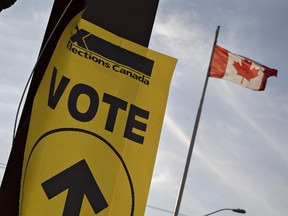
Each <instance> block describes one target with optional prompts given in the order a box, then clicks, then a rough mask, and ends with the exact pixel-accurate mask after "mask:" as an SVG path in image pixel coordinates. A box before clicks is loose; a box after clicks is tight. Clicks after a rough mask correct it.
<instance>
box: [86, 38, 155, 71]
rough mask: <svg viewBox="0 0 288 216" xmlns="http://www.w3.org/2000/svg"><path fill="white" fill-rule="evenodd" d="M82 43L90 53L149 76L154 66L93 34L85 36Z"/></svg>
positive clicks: (139, 56) (149, 61) (150, 62)
mask: <svg viewBox="0 0 288 216" xmlns="http://www.w3.org/2000/svg"><path fill="white" fill-rule="evenodd" d="M84 41H85V44H86V47H87V48H88V49H89V50H90V51H92V52H95V53H97V54H99V55H101V56H103V57H105V58H108V59H110V60H112V61H115V62H117V63H119V64H122V65H125V66H128V67H130V68H133V69H135V70H137V71H139V72H142V73H143V74H145V75H147V76H151V73H152V69H153V64H154V61H152V60H151V59H148V58H145V57H143V56H141V55H138V54H136V53H134V52H131V51H129V50H126V49H124V48H122V47H120V46H117V45H114V44H112V43H110V42H108V41H106V40H103V39H101V38H99V37H97V36H95V35H93V34H90V35H88V36H86V37H85V38H84Z"/></svg>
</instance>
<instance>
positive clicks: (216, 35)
mask: <svg viewBox="0 0 288 216" xmlns="http://www.w3.org/2000/svg"><path fill="white" fill-rule="evenodd" d="M219 30H220V26H217V30H216V33H215V39H214V44H213V49H212V53H211V57H210V62H209V67H208V70H207V75H206V79H205V84H204V88H203V92H202V97H201V100H200V104H199V108H198V112H197V116H196V120H195V123H194V129H193V134H192V138H191V142H190V146H189V150H188V155H187V159H186V164H185V169H184V173H183V177H182V182H181V185H180V190H179V193H178V198H177V203H176V207H175V210H174V216H178V215H179V209H180V205H181V200H182V196H183V191H184V187H185V183H186V178H187V174H188V170H189V165H190V161H191V157H192V152H193V147H194V143H195V139H196V134H197V129H198V125H199V121H200V116H201V112H202V106H203V102H204V97H205V93H206V88H207V84H208V78H209V72H210V68H211V63H212V59H213V54H214V49H215V46H216V44H217V38H218V34H219Z"/></svg>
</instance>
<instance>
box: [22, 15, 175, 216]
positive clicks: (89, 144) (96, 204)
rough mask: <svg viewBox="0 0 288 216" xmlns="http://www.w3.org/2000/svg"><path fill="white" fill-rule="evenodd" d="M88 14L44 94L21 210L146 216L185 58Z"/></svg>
mask: <svg viewBox="0 0 288 216" xmlns="http://www.w3.org/2000/svg"><path fill="white" fill-rule="evenodd" d="M81 16H82V14H80V15H78V16H76V17H75V18H74V19H73V20H72V21H71V22H70V23H69V24H68V26H67V27H66V29H65V30H64V32H63V34H62V35H61V37H60V39H59V42H58V44H57V46H56V49H55V51H54V53H53V55H52V58H51V60H50V63H49V65H48V67H47V70H46V71H45V74H44V76H43V79H42V81H41V83H40V86H39V88H38V91H37V93H36V95H35V99H34V103H33V108H32V115H31V119H30V125H29V131H28V136H27V142H26V148H25V154H24V163H23V173H22V184H21V202H20V204H21V205H20V210H21V215H23V216H26V215H27V216H33V215H65V216H68V215H69V216H73V215H75V216H76V215H77V216H78V215H80V214H81V215H95V214H97V215H103V216H104V215H111V216H112V215H115V216H119V215H131V216H132V215H144V211H145V207H146V200H147V196H148V191H149V186H150V181H151V177H152V172H153V166H154V162H155V157H156V151H157V147H158V141H159V136H160V132H161V126H162V121H163V116H164V112H165V106H166V100H167V95H168V91H169V84H170V80H171V77H172V73H173V70H174V67H175V64H176V60H175V59H173V58H171V57H168V56H165V55H162V54H159V53H157V52H154V51H152V50H149V49H147V48H146V47H143V46H140V45H138V44H136V43H133V42H131V41H128V40H126V39H123V38H121V37H119V36H116V35H115V34H113V33H110V32H108V31H106V30H104V29H102V28H100V27H98V26H96V25H94V24H92V23H91V22H88V21H86V20H84V19H82V18H81Z"/></svg>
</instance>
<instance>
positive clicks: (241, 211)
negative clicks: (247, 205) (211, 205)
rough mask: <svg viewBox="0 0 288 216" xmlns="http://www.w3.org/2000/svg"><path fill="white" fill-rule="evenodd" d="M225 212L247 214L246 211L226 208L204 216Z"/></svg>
mask: <svg viewBox="0 0 288 216" xmlns="http://www.w3.org/2000/svg"><path fill="white" fill-rule="evenodd" d="M225 210H230V211H234V212H236V213H240V214H245V213H246V211H245V210H244V209H239V208H238V209H230V208H224V209H220V210H217V211H214V212H211V213H209V214H206V215H204V216H208V215H212V214H215V213H217V212H220V211H225Z"/></svg>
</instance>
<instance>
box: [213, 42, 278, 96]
mask: <svg viewBox="0 0 288 216" xmlns="http://www.w3.org/2000/svg"><path fill="white" fill-rule="evenodd" d="M270 76H277V70H275V69H271V68H268V67H266V66H264V65H262V64H259V63H257V62H255V61H252V60H250V59H248V58H246V57H243V56H240V55H237V54H234V53H231V52H229V51H228V50H226V49H224V48H222V47H220V46H218V45H216V46H215V49H214V55H213V59H212V63H211V69H210V77H215V78H220V79H226V80H230V81H232V82H235V83H237V84H239V85H242V86H245V87H247V88H249V89H252V90H255V91H263V90H264V89H265V86H266V82H267V79H268V78H269V77H270Z"/></svg>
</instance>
